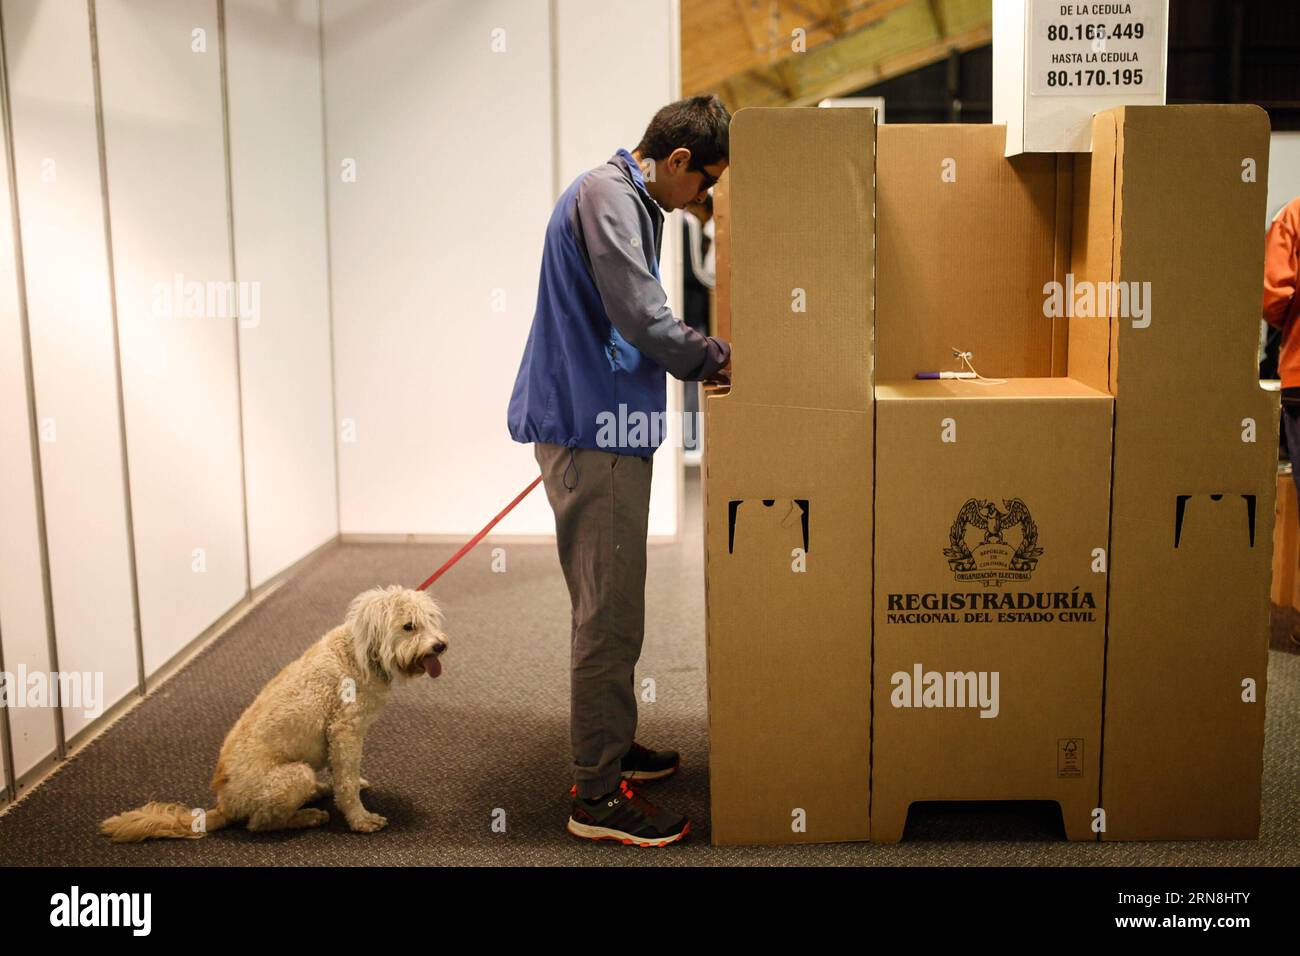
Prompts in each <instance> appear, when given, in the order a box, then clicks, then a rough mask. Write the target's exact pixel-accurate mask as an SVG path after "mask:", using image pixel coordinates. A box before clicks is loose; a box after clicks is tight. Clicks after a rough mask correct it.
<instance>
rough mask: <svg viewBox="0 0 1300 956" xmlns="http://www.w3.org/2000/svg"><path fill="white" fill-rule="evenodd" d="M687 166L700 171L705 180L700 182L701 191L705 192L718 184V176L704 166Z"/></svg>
mask: <svg viewBox="0 0 1300 956" xmlns="http://www.w3.org/2000/svg"><path fill="white" fill-rule="evenodd" d="M687 168H688V169H690V170H693V171H694V172H697V173H699V174H700V175H701V176H702V177H703V180H702V181H701V183H700V192H704V191H705V190H708V189H712V188H713V187H714V186H715V185H717V182H718V177H717V176H714V175H713V174H712V173H711V172H709V171H708V170H707V169H705V168H704V167H703V166H688V167H687Z"/></svg>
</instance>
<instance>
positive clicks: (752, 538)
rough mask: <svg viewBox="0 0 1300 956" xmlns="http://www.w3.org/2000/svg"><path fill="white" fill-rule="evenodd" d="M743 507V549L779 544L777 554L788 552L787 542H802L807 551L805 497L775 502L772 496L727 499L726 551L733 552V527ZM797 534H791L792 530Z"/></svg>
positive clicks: (750, 550)
mask: <svg viewBox="0 0 1300 956" xmlns="http://www.w3.org/2000/svg"><path fill="white" fill-rule="evenodd" d="M742 506H743V507H744V516H745V519H746V520H745V522H744V525H745V527H744V529H743V533H742V537H741V543H742V545H743V546H744V552H746V553H753V552H754V551H757V550H761V549H763V548H765V547H774V546H775V545H779V546H780V548H781V549H782V550H781V552H780V553H781V554H782V555H785V554H788V552H789V548H787V547H786V545H790V546H791V547H795V546H798V545H791V544H790V543H791V541H794V540H799V541H801V542H802V548H803V552H804V554H807V553H808V544H809V542H808V515H809V510H810V509H809V507H808V499H807V498H794V499H784V500H782V501H778V500H777V499H775V498H748V499H747V498H734V499H732V500H731V501H728V502H727V554H735V553H736V542H737V538H736V530H737V526H738V524H739V522H740V518H741V509H742ZM796 528H798V529H799V535H798V538H797V539H796V538H795V537H794V530H795V529H796Z"/></svg>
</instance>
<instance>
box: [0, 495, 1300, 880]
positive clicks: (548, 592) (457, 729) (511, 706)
mask: <svg viewBox="0 0 1300 956" xmlns="http://www.w3.org/2000/svg"><path fill="white" fill-rule="evenodd" d="M686 514H687V516H688V518H687V520H688V532H687V533H686V534H684V535H683V536H682V540H681V541H680V542H679V543H677V544H662V545H651V547H650V559H649V582H648V585H647V604H648V608H649V610H648V616H647V638H646V644H645V650H644V653H643V656H642V660H641V665H640V668H639V671H638V679H640V678H641V677H644V676H653V677H654V678H655V681H656V685H657V700H656V701H655V702H654V703H644V704H642V705H641V728H640V731H639V733H638V739H640V740H642V741H643V742H645V743H647V744H650V745H651V746H670V747H674V748H676V749H678V750H680V751H681V753H682V758H683V767H682V770H681V772H680V773H679V774H678V775H677V777H675V778H673V779H671V780H668V781H665V782H663V783H661V784H659V785H658V786H656V787H654V788H653V792H652V793H651V796H652V799H656V800H658V801H660V802H662V803H664V804H666V805H669V806H672V807H675V808H678V809H680V810H681V811H682V812H684V813H686V814H688V815H689V816H690V817H691V819H692V820H693V821H694V829H693V832H692V835H691V837H690V838H689V839H688V840H687V841H685V842H684V843H681V844H678V845H675V846H672V847H667V848H663V849H656V850H636V849H632V848H627V847H622V846H617V845H613V844H591V843H587V842H582V841H577V840H574V839H573V838H571V837H570V836H568V834H567V833H566V832H565V830H564V821H565V819H566V817H567V809H568V787H569V781H568V778H567V769H568V762H567V756H566V753H567V744H568V717H567V714H568V669H567V657H568V619H569V608H568V597H567V592H566V590H565V586H564V581H563V578H562V577H561V575H560V569H559V563H558V561H557V559H556V555H555V551H554V546H553V545H550V544H531V545H507V546H505V548H506V559H507V570H506V572H505V573H494V572H493V571H492V569H491V555H490V550H491V547H492V545H491V542H488V543H486V544H484V545H480V547H479V548H478V549H477V550H476V551H474V552H472V553H471V554H470V555H469V556H468V557H467V558H466V559H465V560H464V561H462V562H461V563H460V564H459V565H457V566H456V567H455V568H454V569H453V570H452V571H450V572H449V573H448V574H447V576H446V577H444V578H443V579H442V580H441V581H439V582H438V584H437V585H435V587H434V592H435V596H436V597H437V599H438V600H439V601H440V602H441V603H442V605H443V607H444V610H445V611H446V612H447V616H448V629H449V634H450V635H451V639H452V646H451V650H450V651H449V653H448V655H447V657H446V659H445V660H446V670H445V672H444V674H443V676H442V677H440V678H438V679H437V680H436V681H430V680H427V679H421V680H417V681H414V682H412V683H410V684H408V685H405V686H403V687H400V688H399V689H398V690H397V691H395V693H394V695H393V697H392V698H391V702H390V704H389V706H388V708H387V709H386V710H385V712H384V713H383V715H382V716H381V717H380V719H379V720H378V722H377V723H376V724H375V726H374V728H373V729H372V731H371V733H370V736H369V737H368V738H367V741H366V755H365V762H364V765H363V768H362V769H363V772H364V773H365V774H366V776H367V777H368V778H369V779H370V781H371V782H372V784H373V788H372V789H371V790H369V791H367V795H366V802H367V804H368V806H369V807H370V809H372V810H374V811H376V812H378V813H382V814H384V815H386V816H387V817H388V818H389V821H390V823H389V826H388V828H387V829H386V830H384V831H381V832H380V833H377V834H373V835H362V834H353V833H350V832H348V831H347V829H346V827H345V825H344V824H343V822H342V820H341V818H340V815H339V814H338V812H337V811H333V812H332V819H331V821H330V823H329V824H328V825H327V826H326V827H323V828H321V829H319V830H309V831H296V832H292V833H281V834H252V833H249V832H247V831H246V830H243V829H232V830H223V831H220V832H218V833H215V834H212V835H211V836H209V837H208V838H207V839H203V840H169V841H155V842H151V843H146V844H140V845H135V846H115V845H113V844H110V843H109V842H108V841H107V840H106V839H104V838H103V837H101V836H99V835H98V832H97V825H98V822H99V821H100V820H101V819H103V818H104V817H106V816H109V815H111V814H113V813H115V812H118V811H120V810H123V809H127V808H130V807H135V806H138V805H139V804H141V803H143V802H144V801H145V800H149V799H160V800H169V801H170V800H174V801H179V802H182V803H185V804H188V805H190V806H200V805H202V806H210V805H211V796H210V794H209V793H208V791H207V782H208V780H209V779H210V777H211V774H212V765H213V762H214V760H215V757H216V753H217V750H218V748H219V747H220V745H221V741H222V738H223V737H224V735H225V733H226V731H227V729H228V728H229V727H230V725H231V724H232V723H233V722H234V720H235V718H236V717H238V716H239V713H240V711H241V710H242V709H243V708H244V707H245V706H246V705H247V704H248V702H249V701H250V700H252V698H253V696H254V695H255V694H256V693H257V691H258V690H259V689H260V688H261V686H262V685H263V684H264V683H265V682H266V681H267V680H268V679H269V678H270V677H271V676H272V675H274V674H275V673H276V671H278V670H279V669H280V668H281V667H282V666H283V665H284V664H285V663H286V662H287V661H289V660H291V659H292V658H294V657H295V656H297V655H298V654H299V653H301V652H302V650H303V649H304V648H305V647H306V646H307V645H308V644H309V643H311V642H312V641H313V640H315V639H316V638H317V637H318V636H319V635H320V634H322V633H324V632H325V631H326V630H328V629H329V628H331V627H333V626H334V625H335V624H337V623H338V622H339V621H340V620H341V619H342V616H343V612H344V609H345V607H346V605H347V602H348V601H349V600H350V599H351V597H352V596H353V595H355V594H356V593H357V592H359V591H361V590H363V589H365V588H367V587H370V586H372V585H376V584H389V583H394V582H402V583H410V584H414V583H418V582H419V581H421V580H423V578H424V577H425V576H426V574H427V573H428V572H429V570H431V569H432V568H434V567H437V566H438V565H439V564H440V563H441V562H442V561H443V560H445V558H446V557H448V556H449V555H450V554H451V552H452V551H453V550H454V548H453V547H451V546H438V547H430V546H417V545H406V544H366V545H362V544H341V545H338V546H336V547H334V548H332V549H328V550H326V551H325V552H323V553H322V554H321V555H319V556H318V557H316V558H315V559H313V561H312V562H310V563H309V564H308V565H307V566H305V567H304V568H302V569H301V570H300V571H299V572H298V573H296V574H295V575H294V576H293V577H292V578H291V579H290V580H288V581H287V582H286V583H284V584H283V585H282V586H281V587H280V588H279V589H278V590H276V591H275V592H274V593H273V594H271V595H270V596H269V597H267V598H266V599H265V600H264V601H263V602H262V603H260V604H259V605H258V606H257V607H255V608H254V609H253V610H252V611H251V612H250V613H249V614H248V615H246V616H245V617H244V618H243V619H241V620H240V621H239V622H238V623H237V624H236V625H235V626H234V627H233V628H232V629H231V630H229V631H228V632H227V633H225V634H224V635H222V636H221V637H220V638H219V639H218V640H217V641H215V642H214V643H213V644H212V645H210V646H209V647H208V648H207V649H206V650H204V652H203V653H202V654H200V655H199V656H197V657H196V658H195V659H194V660H193V661H192V662H190V663H189V664H188V665H187V666H186V667H185V668H184V669H183V670H181V671H180V672H179V673H178V674H177V675H176V676H174V677H173V678H172V679H171V680H170V681H168V682H167V683H165V684H164V685H163V686H162V687H161V688H160V689H159V690H158V691H156V692H155V693H153V694H152V695H150V696H149V697H148V698H147V699H145V700H144V701H142V702H141V703H140V704H139V705H138V706H136V707H135V708H134V709H133V710H132V711H131V712H130V713H128V714H127V715H125V716H124V717H123V718H122V719H121V720H120V721H118V722H117V723H116V724H115V725H114V726H113V727H111V728H110V729H109V730H108V731H107V732H105V733H104V734H103V735H101V736H100V737H99V738H97V739H96V740H94V741H93V742H92V743H91V744H89V745H88V746H87V747H86V748H85V749H84V750H82V751H81V752H80V753H78V754H77V755H76V756H75V757H74V758H73V759H72V760H70V761H68V762H67V763H66V764H65V765H64V766H62V767H61V768H60V769H59V771H58V772H57V773H56V774H54V775H53V776H51V777H50V778H48V779H47V780H46V781H45V782H44V783H42V784H41V785H40V786H39V787H37V788H36V789H35V790H34V791H33V792H31V793H30V794H28V795H27V796H26V797H25V798H24V799H22V800H21V801H19V802H18V803H17V804H16V805H14V806H13V807H11V808H10V810H9V811H8V812H7V813H5V814H4V815H3V816H0V862H2V863H4V864H9V865H37V866H73V865H83V866H101V865H144V864H148V865H201V864H219V865H235V866H245V865H319V866H346V865H362V864H367V865H458V864H478V865H497V864H523V865H551V864H586V865H599V866H608V865H622V864H630V865H640V864H653V865H702V864H731V865H781V866H792V865H811V864H823V865H824V864H849V865H876V866H895V865H915V864H926V865H1019V866H1051V865H1078V866H1099V865H1117V866H1129V865H1166V864H1180V865H1245V864H1256V865H1292V866H1294V865H1296V864H1297V863H1300V708H1298V707H1297V687H1298V686H1300V654H1298V653H1297V652H1296V650H1295V649H1294V648H1293V647H1291V646H1290V645H1289V644H1288V642H1287V639H1286V637H1285V633H1284V631H1285V629H1286V628H1287V627H1289V625H1290V623H1291V622H1290V621H1289V620H1279V621H1276V622H1275V631H1276V632H1277V634H1276V635H1275V637H1274V641H1273V648H1272V650H1271V651H1270V655H1269V694H1268V728H1267V736H1266V745H1265V757H1264V761H1265V768H1264V777H1265V779H1264V799H1263V816H1264V824H1263V833H1262V835H1261V838H1260V839H1259V840H1258V841H1251V842H1231V843H1226V842H1225V843H1114V844H1096V843H1088V844H1071V843H1068V842H1065V841H1064V839H1063V838H1062V837H1061V836H1060V835H1059V832H1058V831H1059V825H1060V824H1059V813H1053V812H1045V811H1044V808H1043V806H1042V805H1037V804H1029V805H1014V804H1013V805H999V804H992V805H989V804H971V805H955V806H946V807H914V808H913V811H912V816H911V820H910V822H909V826H908V831H907V835H906V837H905V839H904V841H903V842H902V843H900V844H897V845H893V846H882V845H876V844H836V845H821V846H798V847H770V848H769V847H750V848H731V847H714V846H711V845H710V843H709V827H708V794H709V781H708V736H707V726H706V716H705V700H706V698H705V648H704V624H703V617H704V593H703V579H702V561H703V556H702V549H701V544H700V529H699V514H700V511H699V499H698V490H697V489H695V488H694V487H692V488H691V489H690V495H689V497H688V500H687V508H686ZM323 806H325V807H326V808H328V809H331V810H333V807H332V804H329V803H328V802H327V803H325V804H323ZM1053 809H1054V808H1053ZM499 810H503V811H504V812H505V823H506V829H505V832H504V833H501V832H494V830H493V827H492V823H493V819H494V815H495V818H497V819H499V818H500V816H501V815H500V813H497V812H496V811H499Z"/></svg>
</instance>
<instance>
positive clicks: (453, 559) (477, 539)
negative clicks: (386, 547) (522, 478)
mask: <svg viewBox="0 0 1300 956" xmlns="http://www.w3.org/2000/svg"><path fill="white" fill-rule="evenodd" d="M541 480H542V476H541V475H538V476H537V477H536V478H534V479H533V482H532V484H530V485H529V486H528V487H527V488H525V489H524V490H523V491H521V492H519V494H517V495H515V500H514V501H512V502H510V504H508V505H506V506H505V507H504V508H502V509H501V511H500V512H498V514H497V516H496V517H495V518H493V519H492V520H491V521H489V522H488V523H487V525H486V526H485V527H484V528H483V530H482V531H480V532H479V533H478V534H476V535H474V537H472V538H470V539H469V540H468V541H466V542H465V543H464V544H463V545H461V548H460V550H459V551H457V552H456V553H455V554H453V555H452V556H451V557H450V558H448V559H447V562H446V563H445V564H444V565H443V566H442V567H440V568H439V569H438V570H437V571H434V572H433V574H431V575H429V580H427V581H425V582H424V583H423V584H421V585H420V586H419V587H418V588H416V590H417V591H423V590H424V589H425V588H427V587H428V586H429V585H430V584H432V583H433V582H434V581H436V580H438V578H440V577H442V575H443V573H444V572H445V571H446V570H447V569H448V568H450V567H451V566H452V565H453V564H455V563H456V562H457V561H459V560H460V559H461V558H463V557H465V555H467V554H469V551H470V549H471V548H472V547H474V545H476V544H478V543H479V542H480V541H482V540H483V538H484V536H485V535H486V534H487V533H488V532H489V531H491V530H492V529H493V528H494V527H495V526H496V523H497V522H498V521H500V520H501V519H502V518H504V517H505V516H506V515H508V514H510V512H511V510H513V509H514V506H515V505H517V504H519V502H521V501H523V500H524V499H525V498H527V497H528V493H529V492H530V491H532V490H533V489H534V488H536V487H537V485H538V484H539V483H540V482H541Z"/></svg>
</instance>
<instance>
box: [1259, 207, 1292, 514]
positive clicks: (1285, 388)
mask: <svg viewBox="0 0 1300 956" xmlns="http://www.w3.org/2000/svg"><path fill="white" fill-rule="evenodd" d="M1297 285H1300V196H1298V197H1296V198H1295V199H1292V200H1291V201H1290V202H1289V203H1287V204H1286V205H1285V206H1283V207H1282V208H1281V210H1279V212H1278V214H1277V215H1276V216H1274V217H1273V222H1272V224H1271V225H1270V226H1269V227H1268V237H1267V238H1266V239H1265V241H1264V321H1265V322H1267V323H1268V324H1269V325H1271V326H1273V327H1274V328H1275V329H1279V330H1280V331H1281V332H1282V345H1281V348H1280V350H1279V352H1278V358H1277V370H1278V377H1279V378H1281V379H1282V430H1283V433H1284V434H1285V435H1286V447H1287V453H1288V454H1289V455H1290V456H1291V476H1292V478H1293V479H1294V480H1295V483H1296V490H1297V492H1300V328H1297V326H1300V295H1297V294H1296V289H1297Z"/></svg>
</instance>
